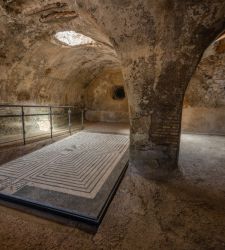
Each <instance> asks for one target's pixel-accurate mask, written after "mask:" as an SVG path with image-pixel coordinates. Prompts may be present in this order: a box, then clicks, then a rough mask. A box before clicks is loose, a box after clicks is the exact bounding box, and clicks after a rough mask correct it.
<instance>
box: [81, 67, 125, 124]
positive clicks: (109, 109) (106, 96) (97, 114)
mask: <svg viewBox="0 0 225 250" xmlns="http://www.w3.org/2000/svg"><path fill="white" fill-rule="evenodd" d="M123 86H124V80H123V76H122V72H121V70H120V69H111V70H105V71H104V72H102V74H100V75H99V76H98V77H96V78H95V79H94V80H93V81H92V82H91V83H90V84H89V85H88V87H87V88H86V89H85V107H86V109H87V111H86V115H85V117H86V119H87V120H88V121H102V122H129V115H128V103H127V102H128V101H127V97H126V95H125V97H124V98H123V97H122V98H120V97H119V98H116V97H114V96H113V95H114V91H116V89H117V88H118V87H119V88H123Z"/></svg>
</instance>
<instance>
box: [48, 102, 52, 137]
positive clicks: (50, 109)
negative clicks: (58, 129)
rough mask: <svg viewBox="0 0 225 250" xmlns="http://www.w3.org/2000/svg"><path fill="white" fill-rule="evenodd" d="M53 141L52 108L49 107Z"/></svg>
mask: <svg viewBox="0 0 225 250" xmlns="http://www.w3.org/2000/svg"><path fill="white" fill-rule="evenodd" d="M49 114H50V130H51V139H52V138H53V123H52V107H51V106H50V107H49Z"/></svg>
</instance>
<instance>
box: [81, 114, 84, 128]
mask: <svg viewBox="0 0 225 250" xmlns="http://www.w3.org/2000/svg"><path fill="white" fill-rule="evenodd" d="M81 129H82V130H83V129H84V110H83V109H82V110H81Z"/></svg>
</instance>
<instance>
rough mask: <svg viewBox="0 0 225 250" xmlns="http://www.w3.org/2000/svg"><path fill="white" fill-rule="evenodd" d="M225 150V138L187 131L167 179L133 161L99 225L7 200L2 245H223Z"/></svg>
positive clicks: (219, 248)
mask: <svg viewBox="0 0 225 250" xmlns="http://www.w3.org/2000/svg"><path fill="white" fill-rule="evenodd" d="M224 149H225V138H224V137H216V136H203V135H183V136H182V143H181V151H180V161H179V165H180V171H178V172H176V173H174V175H173V176H172V177H171V178H170V179H169V180H167V181H153V180H150V179H148V178H147V177H146V176H144V175H143V174H142V173H141V172H140V171H139V172H138V171H136V169H135V168H134V167H133V166H129V168H128V170H127V173H126V175H125V177H124V179H123V181H122V183H121V185H120V187H119V189H118V191H117V193H116V195H115V197H114V199H113V201H112V203H111V205H110V207H109V209H108V211H107V213H106V215H105V217H104V219H103V221H102V223H101V225H100V226H99V228H94V227H88V226H85V225H83V224H81V223H76V222H72V221H70V220H66V219H60V218H56V217H54V216H47V215H46V214H36V215H34V212H31V211H28V210H27V209H26V210H25V211H23V212H22V211H21V208H9V207H8V204H2V205H1V206H0V244H1V245H0V249H1V250H3V249H10V250H14V249H32V250H33V249H35V250H38V249H63V250H67V249H79V250H83V249H85V250H86V249H124V250H130V249H146V250H147V249H149V250H150V249H153V250H157V249H161V250H167V249H171V250H176V249H177V250H224V249H225V165H224V162H225V150H224ZM32 213H33V214H32ZM44 217H45V218H44ZM46 217H49V218H46Z"/></svg>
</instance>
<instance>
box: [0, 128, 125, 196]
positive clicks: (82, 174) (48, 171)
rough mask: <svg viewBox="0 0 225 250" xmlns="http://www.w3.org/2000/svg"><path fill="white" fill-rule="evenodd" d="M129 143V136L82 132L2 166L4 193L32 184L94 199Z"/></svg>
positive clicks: (0, 179) (0, 181) (0, 175)
mask: <svg viewBox="0 0 225 250" xmlns="http://www.w3.org/2000/svg"><path fill="white" fill-rule="evenodd" d="M128 145H129V138H128V136H127V135H115V134H101V133H88V132H79V133H77V134H75V135H72V136H70V137H68V138H66V139H64V140H61V141H58V142H55V143H53V144H51V145H49V146H46V147H44V148H42V149H40V150H37V151H35V152H33V153H30V154H28V155H25V156H23V157H21V158H19V159H16V160H14V161H11V162H9V163H7V164H4V165H2V166H0V192H1V193H4V194H14V193H15V192H17V191H19V190H20V189H21V188H23V187H24V186H31V187H38V188H42V189H45V190H51V191H57V192H61V193H66V194H70V195H75V196H81V197H85V198H90V199H93V198H94V197H95V196H96V194H97V193H98V191H99V190H100V189H101V187H102V185H103V184H104V182H105V181H106V180H107V178H108V177H109V175H110V174H111V173H112V171H113V169H114V168H115V166H116V165H117V164H118V162H119V161H120V159H121V157H122V156H123V155H124V153H125V152H126V150H127V149H128Z"/></svg>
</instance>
